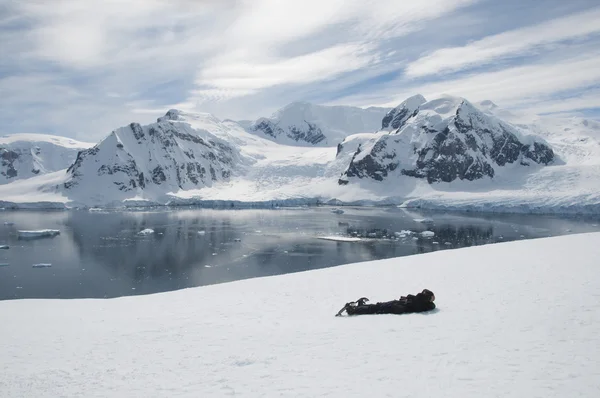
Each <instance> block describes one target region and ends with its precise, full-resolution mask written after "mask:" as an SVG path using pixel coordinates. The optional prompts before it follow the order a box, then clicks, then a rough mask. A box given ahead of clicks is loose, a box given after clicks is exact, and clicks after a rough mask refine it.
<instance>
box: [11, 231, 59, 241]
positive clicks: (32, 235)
mask: <svg viewBox="0 0 600 398" xmlns="http://www.w3.org/2000/svg"><path fill="white" fill-rule="evenodd" d="M17 232H18V234H19V239H37V238H52V237H54V236H56V235H59V234H60V231H59V230H58V229H40V230H37V231H17Z"/></svg>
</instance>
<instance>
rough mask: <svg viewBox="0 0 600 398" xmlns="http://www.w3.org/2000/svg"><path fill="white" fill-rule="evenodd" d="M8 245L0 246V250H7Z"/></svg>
mask: <svg viewBox="0 0 600 398" xmlns="http://www.w3.org/2000/svg"><path fill="white" fill-rule="evenodd" d="M8 248H9V247H8V245H0V250H8Z"/></svg>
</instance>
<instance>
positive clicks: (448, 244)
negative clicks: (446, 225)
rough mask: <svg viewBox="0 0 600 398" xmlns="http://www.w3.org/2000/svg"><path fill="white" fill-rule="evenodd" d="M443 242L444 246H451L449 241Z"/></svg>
mask: <svg viewBox="0 0 600 398" xmlns="http://www.w3.org/2000/svg"><path fill="white" fill-rule="evenodd" d="M444 244H445V245H446V246H452V243H450V242H444Z"/></svg>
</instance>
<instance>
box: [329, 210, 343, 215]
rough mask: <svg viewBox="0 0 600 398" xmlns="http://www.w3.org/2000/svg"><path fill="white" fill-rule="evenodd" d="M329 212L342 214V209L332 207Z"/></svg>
mask: <svg viewBox="0 0 600 398" xmlns="http://www.w3.org/2000/svg"><path fill="white" fill-rule="evenodd" d="M331 212H332V213H335V214H344V210H342V209H332V210H331Z"/></svg>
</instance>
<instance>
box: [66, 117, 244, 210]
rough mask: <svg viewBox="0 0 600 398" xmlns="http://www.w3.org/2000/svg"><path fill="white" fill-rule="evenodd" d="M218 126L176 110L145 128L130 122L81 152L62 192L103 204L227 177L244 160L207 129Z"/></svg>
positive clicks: (232, 146) (213, 120) (212, 119)
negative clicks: (195, 125)
mask: <svg viewBox="0 0 600 398" xmlns="http://www.w3.org/2000/svg"><path fill="white" fill-rule="evenodd" d="M190 123H196V124H199V127H197V128H193V127H192V126H191V124H190ZM222 128H223V127H222V124H221V122H220V121H219V120H218V119H216V118H215V117H214V116H212V115H209V114H196V115H193V114H186V113H183V112H180V111H177V110H170V111H168V112H167V114H166V115H165V116H163V117H160V118H158V120H157V122H156V123H153V124H150V125H147V126H141V125H140V124H138V123H131V124H130V125H128V126H126V127H121V128H119V129H117V130H114V131H113V132H111V133H110V134H109V135H108V137H106V138H105V139H103V140H102V141H101V142H100V143H99V144H97V145H96V146H94V147H93V148H90V149H88V150H85V151H82V152H80V153H79V155H78V156H77V159H76V160H75V162H74V163H73V164H72V165H71V166H70V167H69V168H68V170H67V178H66V180H65V182H64V184H63V187H64V188H63V191H64V192H65V194H67V195H71V192H74V193H75V197H77V198H86V199H88V200H93V201H95V202H98V203H106V202H112V201H114V200H123V199H131V198H132V197H136V196H140V197H143V196H147V194H146V195H144V193H145V192H146V193H153V194H154V195H161V194H165V193H167V192H176V191H179V190H188V189H194V188H201V187H206V186H211V185H213V184H214V183H216V182H218V181H224V180H228V179H229V178H231V177H232V176H233V175H235V174H236V173H239V172H240V170H241V168H242V167H243V166H244V165H246V164H247V160H246V159H244V157H243V156H242V155H241V154H240V152H239V148H237V147H236V145H235V144H233V143H231V142H227V141H225V140H223V139H221V138H219V137H217V136H216V135H215V134H213V133H211V132H209V130H210V131H213V132H216V131H218V130H219V129H222Z"/></svg>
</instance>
